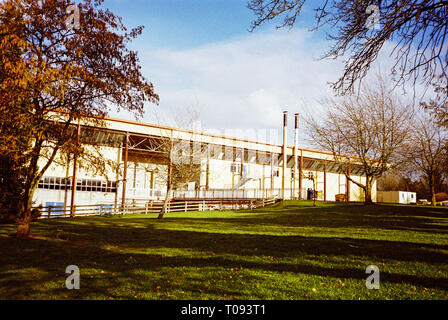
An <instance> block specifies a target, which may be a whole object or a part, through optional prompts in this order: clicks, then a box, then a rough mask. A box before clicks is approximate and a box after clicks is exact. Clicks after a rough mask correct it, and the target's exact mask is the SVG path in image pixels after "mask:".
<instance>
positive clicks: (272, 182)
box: [271, 152, 274, 190]
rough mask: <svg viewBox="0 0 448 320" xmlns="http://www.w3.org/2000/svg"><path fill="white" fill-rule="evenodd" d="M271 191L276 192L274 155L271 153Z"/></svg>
mask: <svg viewBox="0 0 448 320" xmlns="http://www.w3.org/2000/svg"><path fill="white" fill-rule="evenodd" d="M271 190H274V153H272V152H271Z"/></svg>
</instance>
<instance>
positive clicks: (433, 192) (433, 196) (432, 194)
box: [431, 183, 436, 206]
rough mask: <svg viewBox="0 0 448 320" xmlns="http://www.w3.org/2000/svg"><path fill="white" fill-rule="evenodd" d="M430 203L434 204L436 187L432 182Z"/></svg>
mask: <svg viewBox="0 0 448 320" xmlns="http://www.w3.org/2000/svg"><path fill="white" fill-rule="evenodd" d="M431 205H432V206H435V205H436V188H435V186H434V183H432V185H431Z"/></svg>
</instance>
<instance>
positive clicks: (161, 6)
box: [103, 0, 388, 147]
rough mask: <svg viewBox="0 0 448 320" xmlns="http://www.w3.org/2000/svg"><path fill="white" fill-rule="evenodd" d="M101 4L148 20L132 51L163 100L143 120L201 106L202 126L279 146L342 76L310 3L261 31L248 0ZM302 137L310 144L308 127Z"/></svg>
mask: <svg viewBox="0 0 448 320" xmlns="http://www.w3.org/2000/svg"><path fill="white" fill-rule="evenodd" d="M309 3H311V4H312V3H313V2H312V1H310V2H309ZM103 6H105V7H107V8H108V9H110V10H111V11H112V12H113V13H114V14H116V15H118V16H120V17H122V18H123V22H124V24H125V25H126V26H127V27H129V28H130V27H136V26H138V25H143V26H145V29H144V31H143V34H142V35H141V36H140V37H139V38H138V39H137V40H135V41H134V42H133V43H132V45H131V47H132V48H133V49H135V50H136V51H138V55H139V57H140V61H141V66H142V71H143V74H144V76H145V77H146V78H147V79H148V80H149V81H151V82H152V83H153V84H154V86H155V90H156V92H157V93H158V94H159V96H160V103H159V105H157V106H156V105H153V104H148V105H147V106H146V107H145V116H144V117H143V118H142V119H139V120H140V121H143V122H148V123H155V124H161V125H170V126H180V125H185V122H188V121H182V119H183V120H188V119H190V118H191V114H192V113H193V112H192V111H195V112H197V113H199V118H198V119H197V121H196V122H195V123H194V129H196V130H199V131H206V132H211V133H219V134H225V135H229V136H236V137H239V138H246V139H254V140H259V141H267V142H273V143H281V141H280V138H281V131H280V130H281V127H282V119H283V116H282V112H283V111H288V112H289V124H290V128H289V133H288V141H289V142H290V143H289V144H292V141H293V133H292V132H293V131H292V130H293V129H292V126H293V123H294V121H293V114H294V113H300V114H305V113H310V112H311V113H317V112H319V110H321V106H320V104H319V100H320V99H322V97H323V96H325V95H331V94H332V91H331V89H330V87H329V82H334V81H336V80H337V79H338V77H339V76H340V75H341V74H342V70H343V61H342V60H329V59H325V60H322V59H321V57H322V56H323V55H324V53H325V52H326V51H327V50H328V49H329V48H330V45H331V43H330V42H328V41H327V40H326V39H325V34H324V32H322V31H321V32H311V31H309V30H310V29H311V28H312V27H313V26H314V23H315V20H314V12H313V11H312V9H313V8H312V7H310V6H309V5H308V6H307V5H305V7H304V9H303V12H302V15H301V17H300V19H299V20H298V22H297V24H296V25H295V27H294V28H293V29H279V30H277V29H276V28H275V23H269V24H266V25H263V26H262V27H260V28H258V29H256V30H255V31H254V32H249V28H250V25H251V22H252V20H253V19H254V14H253V12H252V11H250V10H249V9H248V8H247V2H246V1H245V0H105V2H104V4H103ZM277 23H278V21H277ZM383 60H384V61H383V62H382V63H384V64H387V63H388V61H387V58H385V59H383ZM111 116H113V117H119V118H128V119H132V118H133V116H132V115H130V114H127V113H123V112H122V113H115V112H112V113H111ZM179 119H180V120H179ZM182 122H183V123H182ZM187 124H188V123H187ZM189 125H190V126H191V123H190V124H189ZM273 129H275V130H277V133H275V134H274V133H272V134H270V132H273V131H272V130H273ZM300 140H301V142H300V145H301V146H305V147H307V146H308V147H309V146H310V145H309V141H308V140H307V138H306V133H305V132H303V130H301V131H300Z"/></svg>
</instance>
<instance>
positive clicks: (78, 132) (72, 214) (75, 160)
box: [70, 117, 81, 218]
mask: <svg viewBox="0 0 448 320" xmlns="http://www.w3.org/2000/svg"><path fill="white" fill-rule="evenodd" d="M80 135H81V118H80V117H79V118H78V127H77V130H76V147H77V148H79V147H80V145H79V137H80ZM77 172H78V150H76V152H75V154H74V155H73V179H72V194H71V199H70V201H71V202H70V217H72V218H74V217H75V195H76V185H77V180H78V178H77Z"/></svg>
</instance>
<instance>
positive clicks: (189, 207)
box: [39, 197, 279, 219]
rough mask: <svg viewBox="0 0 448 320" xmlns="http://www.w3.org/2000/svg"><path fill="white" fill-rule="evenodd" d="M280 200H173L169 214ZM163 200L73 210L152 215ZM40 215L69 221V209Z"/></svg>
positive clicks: (44, 210) (255, 205)
mask: <svg viewBox="0 0 448 320" xmlns="http://www.w3.org/2000/svg"><path fill="white" fill-rule="evenodd" d="M278 201H279V200H278V198H277V197H273V198H270V199H258V200H255V199H231V200H225V199H201V200H184V199H174V200H171V201H170V202H168V205H167V208H166V212H167V213H170V212H189V211H212V210H219V211H222V210H242V209H256V208H261V207H265V206H267V205H271V204H274V203H276V202H278ZM162 207H163V201H155V200H139V199H133V200H129V201H128V202H127V203H126V204H125V205H124V206H123V205H121V204H119V205H117V204H98V205H76V206H75V207H74V213H75V214H74V216H75V217H87V216H104V215H123V214H149V213H160V212H161V211H162ZM40 210H41V216H40V218H39V219H45V218H66V217H70V214H71V210H70V207H52V206H48V207H41V208H40Z"/></svg>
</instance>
